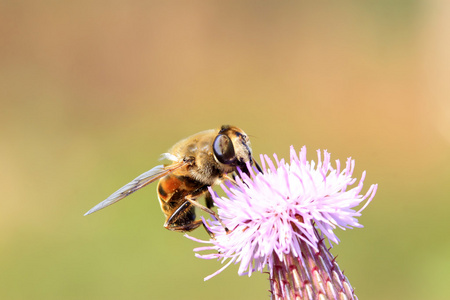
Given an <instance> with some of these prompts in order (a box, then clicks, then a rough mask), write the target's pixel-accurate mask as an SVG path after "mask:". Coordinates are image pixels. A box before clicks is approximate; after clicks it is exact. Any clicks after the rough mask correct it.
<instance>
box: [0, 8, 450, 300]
mask: <svg viewBox="0 0 450 300" xmlns="http://www.w3.org/2000/svg"><path fill="white" fill-rule="evenodd" d="M449 3H450V2H445V1H425V0H423V1H387V0H385V1H346V2H345V3H339V4H336V3H331V2H329V3H328V2H321V3H314V4H312V3H303V2H300V1H282V2H279V1H246V2H242V1H208V2H207V1H204V2H203V1H190V3H189V4H188V3H187V1H186V2H183V1H181V2H169V1H167V2H165V1H137V0H130V1H98V0H95V1H7V0H6V1H5V0H3V1H0V141H1V144H0V145H1V146H0V166H1V167H0V168H1V169H0V170H1V172H0V185H1V186H0V187H1V191H2V196H1V201H0V298H1V299H180V298H183V299H207V298H214V299H217V300H219V299H234V300H238V299H268V295H269V293H268V292H267V290H268V287H269V283H268V280H267V276H266V275H265V274H256V275H254V276H252V277H251V278H248V277H239V276H238V275H237V268H236V266H233V267H230V268H229V269H227V270H226V271H225V272H223V273H222V274H220V275H219V276H217V277H215V278H213V279H211V280H210V281H207V282H203V278H204V277H205V276H207V275H209V274H211V273H212V272H214V271H215V270H217V269H218V268H219V267H220V264H219V263H217V262H215V261H205V260H201V259H197V258H195V257H194V254H193V252H192V249H193V248H194V247H197V246H198V244H196V243H195V242H193V241H190V240H188V239H186V238H184V237H183V235H182V234H177V233H172V232H169V231H167V230H165V229H164V228H163V227H162V224H163V222H164V217H163V215H162V213H161V212H160V208H159V203H158V201H157V198H156V193H155V185H153V186H150V187H148V188H146V189H144V190H143V191H140V192H138V193H136V194H134V195H133V196H132V197H130V198H129V199H127V200H126V201H123V203H120V204H118V205H116V206H113V207H111V208H108V209H107V210H105V211H102V212H99V213H96V214H94V215H91V216H89V217H83V214H84V213H85V212H86V211H87V210H88V209H89V208H91V207H92V206H93V205H95V204H97V203H98V202H100V201H101V200H103V199H104V198H106V197H107V196H108V195H109V194H110V193H112V192H113V191H115V190H116V189H117V188H119V187H120V186H122V185H123V184H125V183H127V182H128V181H129V180H131V179H133V178H134V177H135V176H137V175H139V174H140V173H142V172H144V171H146V170H148V169H150V168H151V167H153V166H154V165H156V164H158V163H159V162H158V158H159V155H160V154H161V153H163V152H165V151H166V150H167V149H168V148H169V147H170V146H171V145H172V144H173V143H175V142H176V141H178V140H179V139H181V138H183V137H186V136H188V135H190V134H193V133H196V132H198V131H201V130H204V129H209V128H215V127H218V126H220V125H222V124H234V125H237V126H239V127H241V128H243V129H244V130H245V131H246V132H247V133H248V134H250V135H251V138H252V145H253V150H254V152H255V154H260V153H267V154H270V155H271V154H272V153H274V152H276V153H277V154H278V156H279V157H288V151H289V146H290V145H294V146H295V147H296V148H297V150H300V148H301V146H303V145H306V146H307V147H308V149H309V159H315V158H316V156H315V150H316V149H328V151H329V152H331V154H332V159H333V160H334V159H340V160H341V161H345V159H346V158H347V157H349V156H352V157H353V158H354V159H356V166H357V169H356V174H357V176H358V177H359V176H360V174H361V172H362V171H363V170H367V172H368V174H367V178H366V189H365V190H367V188H368V186H369V184H372V183H378V184H379V189H378V193H377V195H376V197H375V199H374V201H373V202H372V204H371V205H369V207H368V208H367V209H366V210H365V212H364V214H363V216H362V217H361V218H360V221H361V223H362V224H363V225H364V226H365V228H364V229H356V230H350V231H349V230H347V231H341V232H340V233H339V236H340V237H341V243H340V244H339V245H337V246H336V247H334V248H333V249H332V253H333V254H334V255H338V263H339V265H340V266H341V268H342V269H344V271H345V274H346V275H347V276H348V278H349V280H350V282H351V283H352V285H353V287H354V288H355V289H356V293H357V295H358V296H359V298H360V299H367V300H370V299H448V297H449V295H450V285H449V280H450V274H449V272H450V271H449V270H450V240H449V238H448V235H449V233H450V225H449V224H450V223H449V221H448V214H449V210H450V201H449V195H450V185H449V182H450V164H449V163H450V148H449V143H450V81H449V78H450V39H449V36H450V5H449ZM193 235H194V236H196V237H199V238H206V234H205V233H204V232H203V230H198V231H195V232H194V233H193Z"/></svg>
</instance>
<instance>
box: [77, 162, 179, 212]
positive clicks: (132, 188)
mask: <svg viewBox="0 0 450 300" xmlns="http://www.w3.org/2000/svg"><path fill="white" fill-rule="evenodd" d="M186 164H187V162H185V161H182V162H177V163H174V164H171V165H169V166H163V165H160V166H156V167H154V168H153V169H151V170H149V171H147V172H145V173H143V174H141V175H139V176H138V177H136V178H135V179H133V180H132V181H131V182H129V183H127V184H126V185H124V186H123V187H121V188H120V189H118V190H117V191H115V192H114V193H113V194H112V195H111V196H109V197H108V198H106V199H105V200H103V201H102V202H100V203H99V204H97V205H96V206H94V207H93V208H91V209H90V210H89V211H88V212H87V213H85V214H84V215H85V216H87V215H90V214H92V213H93V212H96V211H97V210H100V209H102V208H105V207H107V206H110V205H111V204H114V203H116V202H117V201H119V200H122V199H123V198H125V197H126V196H128V195H130V194H132V193H134V192H136V191H137V190H139V189H141V188H143V187H144V186H146V185H147V184H150V183H152V182H153V181H155V180H158V179H159V178H161V177H164V176H166V175H167V174H169V173H171V172H173V171H175V170H176V169H179V168H181V167H183V166H185V165H186Z"/></svg>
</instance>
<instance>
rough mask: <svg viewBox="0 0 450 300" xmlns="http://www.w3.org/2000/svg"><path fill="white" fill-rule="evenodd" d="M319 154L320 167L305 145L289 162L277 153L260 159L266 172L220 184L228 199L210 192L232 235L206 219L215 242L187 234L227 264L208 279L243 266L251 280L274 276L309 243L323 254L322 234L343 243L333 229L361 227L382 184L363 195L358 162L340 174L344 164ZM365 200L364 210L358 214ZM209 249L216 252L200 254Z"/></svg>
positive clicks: (292, 153) (348, 164)
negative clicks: (357, 174)
mask: <svg viewBox="0 0 450 300" xmlns="http://www.w3.org/2000/svg"><path fill="white" fill-rule="evenodd" d="M317 155H318V159H317V163H316V162H315V161H308V160H307V159H306V147H303V148H302V149H301V151H300V153H299V154H297V153H296V151H295V150H294V148H293V147H291V149H290V162H289V163H286V162H285V161H284V159H281V160H279V159H278V157H277V156H276V155H274V160H275V162H276V164H274V163H273V161H272V160H271V159H270V158H269V157H268V156H267V155H264V156H263V155H261V166H262V169H263V173H259V172H257V171H256V170H255V169H252V172H251V175H250V176H248V175H247V174H245V173H242V172H240V174H239V175H240V176H239V177H237V178H236V185H233V184H231V183H230V182H226V183H225V184H222V185H221V188H222V189H223V190H224V192H225V194H226V196H225V197H219V196H217V194H216V193H214V191H213V190H212V189H210V192H211V194H212V195H213V200H214V202H215V205H216V206H217V208H218V215H219V217H220V218H221V220H222V222H223V223H224V225H225V226H226V227H227V228H228V229H229V230H230V231H229V232H228V233H226V232H225V230H224V228H223V227H222V226H221V224H220V223H219V222H217V221H216V220H207V221H205V220H204V222H205V223H206V225H207V226H208V228H209V230H210V231H211V232H212V233H213V234H214V238H212V239H210V240H209V241H201V240H198V239H195V238H193V237H190V236H188V237H189V238H191V239H193V240H195V241H198V242H201V243H206V244H208V245H207V246H205V247H199V248H196V249H194V251H195V252H197V253H196V256H197V257H200V258H204V259H220V260H221V261H222V263H225V262H226V264H225V266H223V267H222V268H221V269H220V270H218V271H217V272H215V273H214V274H211V275H210V276H208V277H206V278H205V280H207V279H209V278H211V277H213V276H215V275H217V274H218V273H220V272H221V271H223V270H224V269H225V268H226V267H228V266H229V265H230V264H232V263H235V264H239V270H238V273H239V274H240V275H244V274H248V275H249V276H250V275H251V274H252V272H254V271H260V272H262V271H263V270H264V268H265V267H268V270H269V272H271V273H272V272H273V270H274V264H275V262H276V261H284V259H285V256H286V255H289V256H292V257H300V256H301V255H302V251H304V249H305V245H307V246H309V247H311V248H312V249H313V250H314V251H318V250H319V246H318V245H319V242H321V236H319V235H318V234H317V231H318V230H319V231H320V233H321V235H323V236H325V237H326V238H327V239H328V240H329V241H332V242H334V243H338V242H339V239H338V238H337V236H336V235H335V233H334V229H336V228H340V229H346V228H353V227H362V225H361V224H359V223H358V220H357V217H359V216H361V211H362V210H363V209H364V208H365V207H366V206H367V205H368V204H369V203H370V201H371V200H372V198H373V197H374V195H375V192H376V189H377V185H375V184H374V185H371V186H370V187H369V189H368V191H367V192H366V193H365V194H361V190H362V188H363V182H364V178H365V172H363V174H362V176H361V179H360V180H359V181H358V182H357V179H356V178H353V177H352V176H353V171H354V167H355V161H354V160H352V159H350V158H349V159H347V161H346V164H345V167H344V168H343V169H342V170H341V165H340V162H339V160H337V161H336V162H335V167H333V166H332V164H331V161H330V154H329V153H328V152H327V151H326V150H325V151H323V152H321V151H317ZM322 155H323V157H322ZM355 183H356V185H355ZM353 185H355V186H354V187H351V186H353ZM363 202H365V203H364V205H363V206H362V208H360V209H359V210H356V209H355V208H356V207H357V206H359V205H360V204H361V203H363ZM205 250H213V252H214V253H210V254H199V253H198V252H201V251H205Z"/></svg>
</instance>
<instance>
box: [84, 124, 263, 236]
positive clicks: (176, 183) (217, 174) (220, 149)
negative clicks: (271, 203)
mask: <svg viewBox="0 0 450 300" xmlns="http://www.w3.org/2000/svg"><path fill="white" fill-rule="evenodd" d="M163 157H164V158H166V159H168V160H171V161H172V163H171V164H169V165H159V166H156V167H154V168H153V169H151V170H149V171H147V172H145V173H143V174H141V175H139V176H138V177H136V178H135V179H134V180H133V181H131V182H129V183H128V184H126V185H125V186H123V187H121V188H120V189H119V190H117V191H116V192H114V193H113V194H112V195H111V196H109V197H108V198H107V199H106V200H104V201H102V202H100V203H99V204H97V205H96V206H94V207H93V208H92V209H91V210H89V211H88V212H87V213H86V214H85V215H89V214H91V213H93V212H96V211H98V210H100V209H102V208H105V207H107V206H109V205H111V204H114V203H116V202H117V201H119V200H121V199H123V198H125V197H127V196H128V195H130V194H132V193H134V192H135V191H137V190H139V189H141V188H143V187H144V186H146V185H148V184H150V183H152V182H153V181H156V180H158V179H159V183H158V186H157V193H158V198H159V202H160V204H161V210H162V212H163V213H164V215H165V216H166V221H165V223H164V227H165V228H167V229H169V230H172V231H179V232H184V231H191V230H194V229H196V228H197V227H199V226H200V225H201V224H203V221H202V220H196V216H195V207H198V208H200V209H202V210H204V211H206V212H207V213H209V214H211V215H213V216H214V217H215V218H216V219H217V220H219V221H220V219H219V218H218V217H217V215H216V214H215V212H214V211H213V210H211V208H212V207H213V206H214V203H213V200H212V197H211V195H210V193H209V192H208V187H209V186H212V185H215V184H218V183H221V182H223V181H224V180H231V181H234V180H233V179H232V178H230V177H229V176H228V174H230V173H233V172H236V171H237V168H240V169H241V170H242V171H243V172H246V173H248V172H249V171H248V169H247V164H249V165H250V166H251V165H252V164H255V166H256V168H257V169H258V170H259V171H260V172H261V168H260V167H259V165H258V164H257V163H256V162H255V161H254V160H253V158H252V151H251V148H250V140H249V138H248V136H247V135H246V134H245V132H244V131H243V130H242V129H240V128H238V127H235V126H229V125H224V126H222V127H221V128H219V129H211V130H206V131H202V132H199V133H197V134H194V135H192V136H190V137H188V138H186V139H183V140H181V141H179V142H178V143H176V144H175V145H174V146H173V147H172V148H171V149H170V150H169V152H168V153H164V154H163ZM202 195H205V201H206V207H205V206H203V205H201V204H200V203H198V202H197V201H196V200H197V199H198V198H199V197H200V196H202ZM203 225H204V224H203ZM224 227H225V226H224ZM205 228H206V227H205ZM225 229H226V228H225ZM207 231H208V230H207ZM208 233H209V231H208Z"/></svg>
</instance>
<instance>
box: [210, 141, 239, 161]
mask: <svg viewBox="0 0 450 300" xmlns="http://www.w3.org/2000/svg"><path fill="white" fill-rule="evenodd" d="M213 151H214V155H215V156H216V158H217V160H218V161H219V162H221V163H223V164H226V165H231V164H232V163H234V161H235V160H236V155H235V153H234V147H233V142H231V139H230V138H229V137H228V136H226V135H224V134H219V135H218V136H217V137H216V139H215V140H214V144H213Z"/></svg>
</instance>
